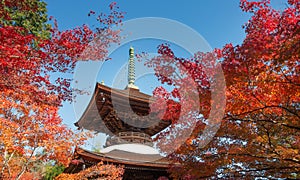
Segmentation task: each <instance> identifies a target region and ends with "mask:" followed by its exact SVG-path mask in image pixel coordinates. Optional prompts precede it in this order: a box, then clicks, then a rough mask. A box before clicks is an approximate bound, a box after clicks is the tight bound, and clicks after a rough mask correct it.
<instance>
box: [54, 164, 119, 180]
mask: <svg viewBox="0 0 300 180" xmlns="http://www.w3.org/2000/svg"><path fill="white" fill-rule="evenodd" d="M123 173H124V169H123V167H122V166H120V167H116V166H114V165H109V164H103V162H99V163H98V164H96V165H94V166H92V167H89V168H87V169H84V170H82V171H80V172H79V173H75V174H65V173H63V174H60V175H59V176H57V177H56V178H55V179H56V180H68V179H73V180H87V179H107V180H121V179H122V175H123Z"/></svg>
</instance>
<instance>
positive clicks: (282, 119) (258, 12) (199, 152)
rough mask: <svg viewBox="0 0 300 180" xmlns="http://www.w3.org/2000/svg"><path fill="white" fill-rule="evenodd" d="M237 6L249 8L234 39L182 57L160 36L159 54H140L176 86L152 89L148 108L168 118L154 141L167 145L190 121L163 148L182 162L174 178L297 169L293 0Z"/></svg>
mask: <svg viewBox="0 0 300 180" xmlns="http://www.w3.org/2000/svg"><path fill="white" fill-rule="evenodd" d="M240 7H241V9H242V10H243V11H245V12H247V13H251V14H252V16H251V18H250V20H249V21H248V22H247V23H246V24H245V25H244V29H245V33H246V37H245V39H244V40H243V42H242V43H241V44H240V45H235V46H234V45H232V44H226V45H225V46H224V47H223V48H221V49H215V50H214V51H213V52H208V53H202V52H198V53H196V54H195V55H194V56H193V57H192V58H189V59H187V58H178V57H176V56H175V54H174V52H173V51H172V50H171V48H170V46H168V45H165V44H163V45H161V46H159V48H158V53H159V56H157V57H155V58H152V59H150V60H149V61H148V62H147V64H148V65H149V66H152V67H153V68H154V69H155V71H156V72H157V73H156V75H157V77H158V79H159V80H160V81H161V82H162V83H167V84H169V85H173V86H174V87H175V88H174V89H173V91H172V92H167V91H166V90H165V89H164V88H162V87H159V88H157V89H156V90H155V91H154V95H155V96H156V97H158V98H160V99H159V100H158V101H157V102H158V104H154V105H153V106H154V110H156V111H161V112H163V115H162V117H163V118H165V119H175V121H173V123H172V125H171V128H170V129H169V131H166V132H163V133H161V134H160V135H159V136H158V137H157V144H158V145H159V146H161V147H162V149H163V150H167V149H171V148H174V144H176V143H177V141H178V142H180V140H181V139H182V137H184V136H183V135H185V133H187V131H184V129H188V130H190V129H191V127H190V124H193V123H194V124H195V127H193V128H192V129H193V130H192V131H191V132H189V133H190V134H189V138H188V139H187V140H184V143H182V144H178V146H177V151H176V152H175V153H172V154H171V155H170V157H171V158H173V159H174V160H175V161H179V162H180V163H181V164H182V165H183V167H182V168H177V167H174V168H173V169H171V172H172V174H173V176H174V177H176V178H182V179H199V178H233V177H235V178H246V177H248V178H249V177H251V178H255V177H258V178H299V177H300V156H299V149H300V114H299V108H300V86H299V85H300V77H299V74H300V72H299V71H300V63H299V55H300V41H299V39H300V11H299V10H300V1H299V0H288V1H287V6H286V8H285V9H283V10H277V9H274V8H273V7H272V6H271V4H270V1H269V0H262V1H248V0H241V1H240ZM218 62H219V63H218ZM218 65H220V66H221V67H222V69H223V73H224V77H225V85H224V84H222V83H223V79H222V77H221V76H220V74H219V73H218V72H216V70H217V68H218ZM213 89H217V90H218V91H217V93H215V92H213ZM214 93H215V94H214ZM223 95H224V96H223ZM191 97H192V98H191ZM162 101H164V102H165V103H166V104H167V105H166V107H167V108H166V112H164V111H163V110H162V109H161V108H160V106H159V104H162ZM224 101H225V102H226V106H225V107H224V111H222V109H221V108H222V107H223V106H222V103H223V102H224ZM162 108H163V109H164V108H165V107H162ZM218 108H220V110H219V111H214V109H218ZM211 111H213V113H212V112H211ZM220 115H221V116H222V118H221V121H219V120H218V118H216V117H219V116H220ZM180 119H184V120H180ZM207 126H209V127H210V128H207ZM216 128H219V129H218V131H216ZM176 133H177V134H176ZM174 134H176V136H175V135H174ZM203 135H205V136H203ZM166 136H169V137H168V138H165V137H166ZM209 136H210V137H212V138H208V139H207V137H209ZM208 140H209V143H208Z"/></svg>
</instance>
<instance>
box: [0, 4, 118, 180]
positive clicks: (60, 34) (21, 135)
mask: <svg viewBox="0 0 300 180" xmlns="http://www.w3.org/2000/svg"><path fill="white" fill-rule="evenodd" d="M0 7H1V8H0V178H15V179H20V178H22V176H23V178H24V176H25V177H30V176H31V175H32V173H31V170H32V168H33V166H34V165H35V164H36V163H38V162H39V163H40V164H42V162H48V161H51V160H53V161H54V162H55V163H57V164H61V165H65V166H66V165H67V164H68V163H69V160H70V158H71V154H72V150H73V148H74V146H76V145H81V144H82V143H83V141H84V140H85V139H86V135H85V134H83V133H74V132H73V131H72V130H71V129H69V128H68V127H66V126H65V125H63V123H62V119H61V117H60V116H59V114H58V110H59V107H60V106H61V105H62V102H63V101H71V100H72V92H73V91H74V90H73V89H72V88H71V86H70V83H71V79H68V78H66V77H67V76H63V74H64V73H72V72H73V70H74V67H75V65H76V62H78V61H79V60H106V56H107V48H108V47H109V46H110V45H111V44H112V43H117V42H119V39H120V36H119V30H112V29H111V26H112V25H118V24H120V23H121V20H122V18H123V12H119V10H118V7H117V6H116V4H115V3H112V4H111V5H110V13H109V14H108V15H105V14H100V15H99V16H98V17H97V19H98V21H99V27H98V28H97V29H95V30H93V29H91V28H89V27H88V26H87V25H83V26H81V27H77V28H74V29H72V30H66V31H60V30H58V26H57V23H56V21H55V20H54V25H53V26H51V25H49V24H47V21H48V19H47V13H46V3H45V2H43V1H40V0H25V1H17V0H4V1H1V4H0ZM90 13H92V14H95V12H92V11H91V12H90ZM57 74H58V76H59V77H58V78H56V77H57ZM53 79H55V80H53ZM30 174H31V175H30ZM35 178H38V176H37V175H35Z"/></svg>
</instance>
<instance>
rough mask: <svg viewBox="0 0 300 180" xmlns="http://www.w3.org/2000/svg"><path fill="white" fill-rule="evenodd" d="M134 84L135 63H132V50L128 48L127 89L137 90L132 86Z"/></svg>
mask: <svg viewBox="0 0 300 180" xmlns="http://www.w3.org/2000/svg"><path fill="white" fill-rule="evenodd" d="M134 82H135V61H134V48H133V47H130V48H129V60H128V85H127V88H133V89H139V88H138V87H137V86H135V85H134Z"/></svg>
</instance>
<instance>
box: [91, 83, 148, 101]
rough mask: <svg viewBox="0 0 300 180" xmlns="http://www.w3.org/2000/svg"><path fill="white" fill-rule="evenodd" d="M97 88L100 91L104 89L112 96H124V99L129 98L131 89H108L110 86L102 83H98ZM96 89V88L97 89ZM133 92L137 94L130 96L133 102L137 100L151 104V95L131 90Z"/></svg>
mask: <svg viewBox="0 0 300 180" xmlns="http://www.w3.org/2000/svg"><path fill="white" fill-rule="evenodd" d="M96 86H97V87H98V88H99V89H102V90H104V91H107V92H110V93H111V94H116V95H119V96H123V97H124V98H128V96H129V94H128V93H127V91H128V90H129V89H124V90H122V89H115V88H111V87H108V86H105V85H103V84H101V83H97V84H96ZM97 87H96V88H97ZM131 90H132V91H135V92H136V94H135V93H131V94H130V99H131V100H135V101H141V102H145V103H149V101H150V99H149V98H150V97H152V96H150V95H148V94H145V93H143V92H141V91H139V90H138V89H131Z"/></svg>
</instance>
